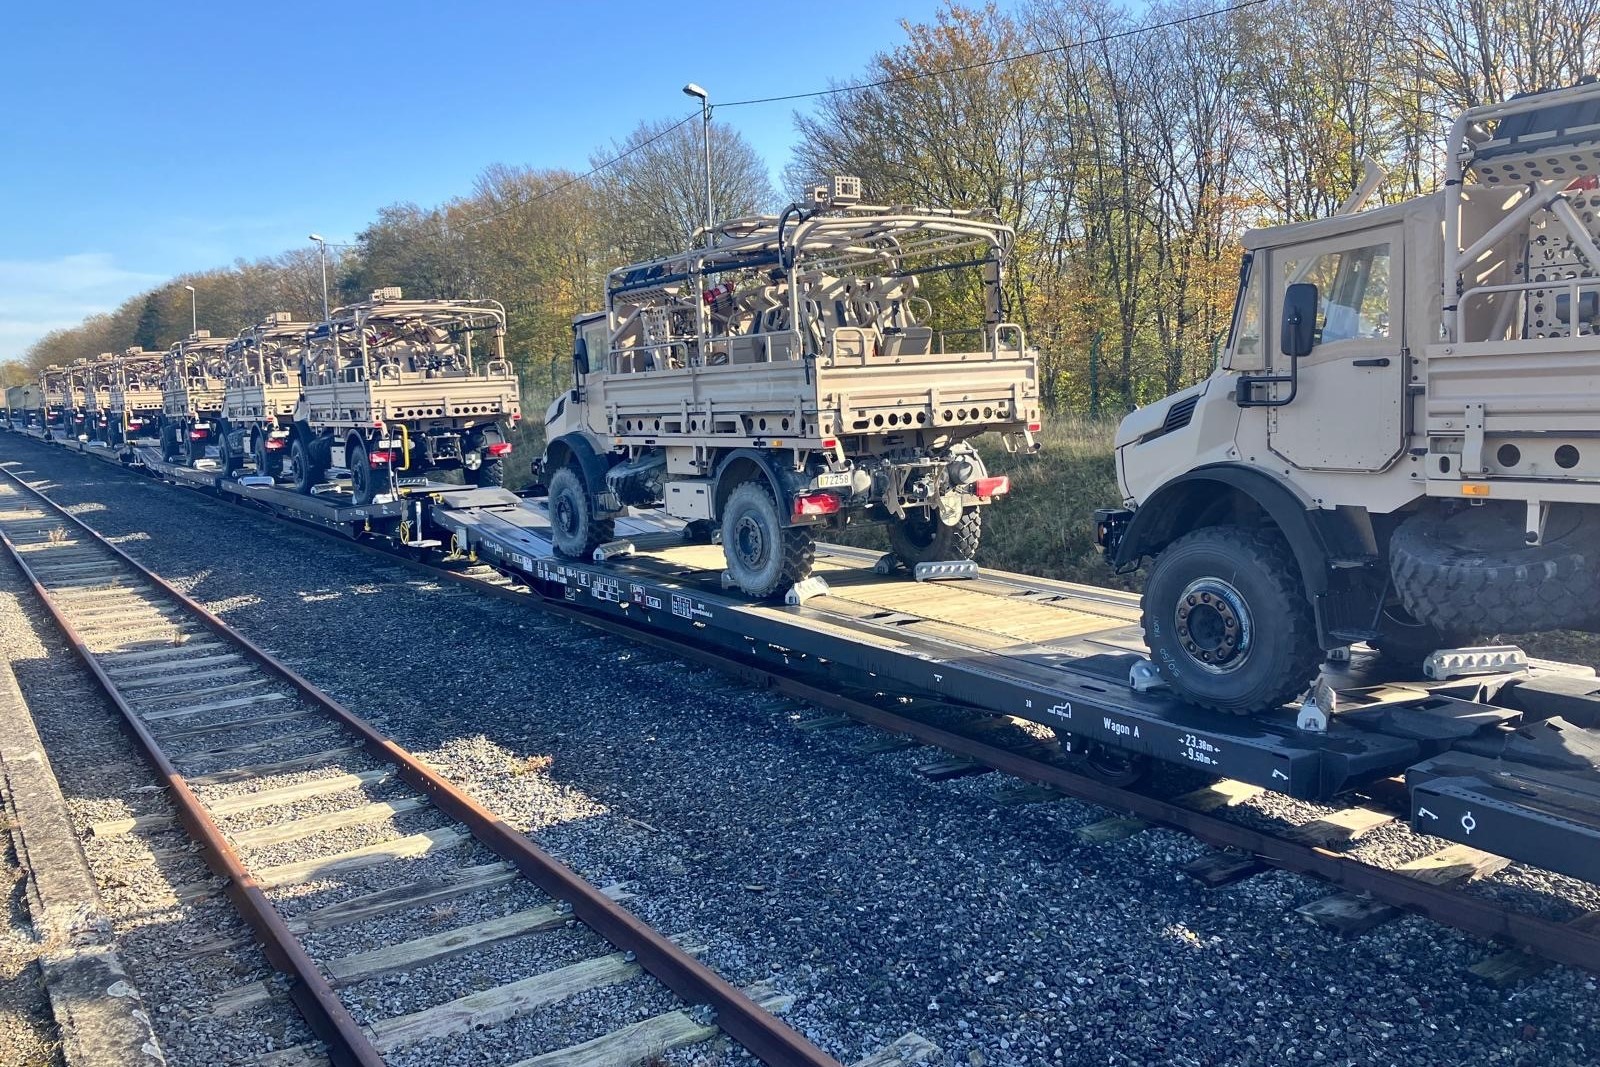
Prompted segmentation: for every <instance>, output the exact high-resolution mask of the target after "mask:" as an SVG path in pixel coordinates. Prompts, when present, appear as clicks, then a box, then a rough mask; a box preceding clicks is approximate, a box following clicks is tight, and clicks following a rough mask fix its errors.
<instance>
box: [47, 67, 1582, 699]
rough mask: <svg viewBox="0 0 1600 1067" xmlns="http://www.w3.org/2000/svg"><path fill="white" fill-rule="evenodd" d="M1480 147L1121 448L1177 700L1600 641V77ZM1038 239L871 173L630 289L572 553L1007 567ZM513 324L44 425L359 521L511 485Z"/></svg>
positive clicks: (355, 331) (1455, 129)
mask: <svg viewBox="0 0 1600 1067" xmlns="http://www.w3.org/2000/svg"><path fill="white" fill-rule="evenodd" d="M1446 149H1447V154H1446V158H1445V163H1446V181H1445V182H1444V184H1443V187H1442V188H1441V189H1440V190H1439V191H1438V192H1436V193H1433V194H1430V195H1428V196H1424V197H1420V198H1416V199H1412V200H1408V201H1404V202H1399V203H1393V204H1389V205H1386V206H1382V207H1378V208H1374V209H1372V210H1362V208H1363V207H1364V201H1365V200H1366V199H1367V197H1368V196H1369V195H1370V194H1371V193H1372V192H1373V191H1374V190H1375V188H1376V187H1377V184H1378V182H1377V181H1376V180H1371V181H1369V183H1368V185H1367V186H1366V187H1365V188H1364V189H1362V190H1359V191H1358V192H1357V193H1356V194H1355V195H1354V196H1352V198H1351V201H1350V202H1349V203H1348V204H1347V205H1346V210H1344V211H1342V212H1341V213H1340V214H1338V215H1337V216H1335V217H1333V218H1329V219H1323V220H1317V221H1312V222H1302V223H1296V224H1293V225H1287V226H1279V227H1272V228H1267V229H1261V230H1254V231H1251V232H1249V233H1247V234H1245V235H1244V238H1243V249H1244V255H1243V257H1242V267H1241V273H1240V279H1239V290H1238V297H1237V301H1236V307H1235V312H1234V315H1233V319H1232V324H1231V328H1230V330H1229V334H1228V336H1227V339H1226V342H1225V344H1224V345H1223V346H1222V353H1221V357H1220V359H1219V361H1218V366H1217V368H1216V369H1215V371H1214V373H1212V374H1211V375H1210V376H1208V377H1207V378H1206V379H1205V380H1203V381H1201V382H1199V383H1197V384H1196V385H1194V386H1191V387H1189V388H1187V389H1184V390H1182V391H1180V392H1178V393H1176V394H1174V395H1173V396H1171V397H1169V398H1167V399H1166V400H1164V401H1161V402H1158V403H1156V404H1152V405H1150V406H1148V407H1145V408H1142V409H1140V410H1138V411H1136V412H1134V413H1132V414H1130V415H1129V416H1128V417H1127V418H1126V419H1125V420H1124V421H1123V423H1122V425H1121V427H1120V429H1119V431H1118V433H1117V437H1116V442H1115V444H1116V469H1117V480H1118V483H1119V487H1120V489H1121V496H1122V500H1121V506H1120V507H1113V508H1105V509H1102V510H1100V511H1099V512H1097V513H1096V515H1095V519H1096V540H1097V542H1098V544H1099V545H1100V547H1101V548H1102V550H1103V551H1104V553H1105V555H1106V557H1107V559H1108V561H1109V562H1110V563H1112V564H1113V565H1114V566H1115V567H1117V568H1118V569H1119V570H1133V569H1135V568H1147V569H1148V577H1147V581H1146V586H1145V591H1144V594H1143V629H1144V634H1145V641H1146V643H1147V645H1148V647H1149V650H1150V655H1151V666H1152V667H1153V669H1154V675H1155V679H1156V682H1157V683H1164V684H1165V685H1166V686H1167V687H1168V688H1169V689H1170V690H1172V691H1173V692H1174V693H1176V694H1177V695H1179V696H1181V697H1183V698H1185V699H1186V700H1188V701H1189V702H1191V703H1193V704H1196V705H1201V706H1204V707H1208V708H1212V709H1216V710H1220V711H1229V712H1237V713H1241V714H1251V713H1255V712H1258V711H1262V710H1266V709H1271V708H1276V707H1281V706H1282V705H1283V704H1284V703H1285V702H1288V701H1290V700H1292V699H1293V698H1295V697H1296V695H1297V694H1300V693H1302V692H1305V691H1306V689H1307V687H1308V685H1309V684H1310V683H1311V681H1312V680H1313V679H1314V677H1315V676H1316V675H1317V673H1318V670H1319V667H1320V665H1321V664H1322V663H1323V661H1324V660H1325V658H1326V657H1328V656H1329V655H1330V654H1337V653H1339V652H1340V651H1341V650H1344V649H1348V648H1349V647H1350V646H1351V645H1353V644H1358V643H1364V644H1366V645H1368V646H1370V647H1372V648H1374V649H1376V650H1377V651H1380V652H1383V653H1385V654H1386V655H1388V656H1389V657H1391V658H1396V659H1399V660H1409V661H1410V662H1411V663H1412V664H1413V666H1414V665H1415V664H1416V663H1417V662H1418V659H1419V657H1420V656H1422V655H1423V654H1425V653H1427V652H1428V651H1429V650H1434V651H1437V650H1440V649H1454V650H1456V651H1461V650H1462V649H1463V648H1464V647H1465V645H1466V643H1467V642H1469V641H1472V640H1476V639H1479V638H1481V637H1482V636H1484V635H1493V634H1504V633H1519V632H1529V631H1534V630H1540V629H1555V628H1569V629H1584V630H1591V631H1600V518H1597V516H1600V449H1596V448H1595V441H1596V439H1597V438H1600V399H1597V397H1600V389H1597V378H1596V374H1595V367H1596V351H1597V339H1600V221H1597V220H1600V81H1596V80H1595V79H1593V78H1590V79H1585V80H1584V81H1583V82H1581V83H1579V84H1578V85H1575V86H1571V87H1568V88H1565V89H1557V90H1549V91H1545V92H1540V93H1535V94H1527V95H1524V96H1522V97H1517V98H1513V99H1511V100H1508V101H1505V102H1503V103H1497V104H1489V105H1484V106H1482V107H1477V108H1473V109H1471V110H1469V111H1467V112H1465V113H1464V114H1463V115H1461V116H1460V117H1459V118H1458V119H1457V120H1456V122H1455V124H1454V125H1453V126H1452V128H1451V131H1450V135H1449V142H1448V144H1447V146H1446ZM1379 177H1381V175H1379ZM1014 239H1015V235H1014V234H1013V232H1012V231H1011V230H1010V229H1009V228H1007V227H1005V226H1002V225H998V224H995V223H992V222H988V221H985V220H982V219H979V218H977V217H975V216H972V215H970V214H966V213H963V212H960V211H951V210H946V209H938V208H914V207H907V206H895V205H870V204H866V203H863V202H862V196H861V187H860V183H859V181H857V180H856V179H852V178H835V179H834V180H833V182H832V184H831V185H827V186H819V187H817V189H815V190H814V191H813V193H812V195H811V197H810V198H809V199H808V200H807V201H805V202H802V203H797V204H793V205H791V206H790V207H789V208H787V209H786V210H784V211H783V212H782V213H781V214H778V215H762V216H753V217H750V218H741V219H734V220H731V221H728V222H724V223H722V224H720V225H718V226H717V227H715V228H714V229H710V230H708V231H705V232H702V233H700V234H698V235H697V240H696V242H695V247H694V248H693V249H691V250H689V251H687V252H683V253H680V254H677V255H673V256H668V257H664V258H662V259H658V260H654V261H651V262H647V263H640V264H634V265H630V266H627V267H622V268H619V269H617V270H615V271H612V272H611V273H610V275H609V276H608V277H607V281H606V293H605V307H604V310H603V311H599V312H596V313H594V314H591V315H583V316H579V317H578V318H577V319H576V320H575V322H574V324H573V348H572V368H573V371H572V383H571V388H570V389H569V390H568V391H567V392H565V393H563V394H562V395H560V396H558V397H557V398H556V399H555V401H554V402H553V403H552V404H551V406H550V408H549V409H548V411H547V412H546V415H545V439H546V442H547V444H546V448H545V452H544V454H543V456H542V457H541V459H540V461H539V463H538V464H537V473H539V475H540V479H539V480H540V482H541V483H542V486H543V489H544V491H545V492H546V494H547V497H548V516H549V523H550V535H551V540H552V542H553V544H554V547H555V549H556V551H557V552H558V553H560V554H561V555H564V556H567V557H570V558H587V557H590V556H591V555H594V556H600V557H603V556H604V555H605V552H603V551H602V550H603V549H605V548H606V546H608V544H610V543H612V542H613V540H614V538H615V527H614V521H615V520H616V519H617V518H619V517H621V516H624V515H626V514H628V513H629V511H630V509H638V508H644V509H659V510H661V511H664V512H665V513H666V514H668V515H670V516H673V517H675V518H677V519H679V520H681V521H682V522H683V524H684V528H685V533H686V535H687V536H689V537H691V538H698V539H703V540H705V541H707V542H716V541H720V543H721V545H722V549H723V555H724V558H725V560H726V563H727V570H726V573H725V576H724V582H725V584H727V585H729V586H730V587H735V588H738V589H740V590H742V591H744V592H745V593H747V594H749V595H751V596H754V597H766V596H770V595H773V594H775V593H778V592H779V591H781V590H785V589H788V588H792V587H793V586H795V585H796V584H798V583H801V582H803V581H804V580H805V579H806V578H807V576H808V575H809V574H810V573H811V570H812V566H813V559H814V552H813V538H814V537H815V536H816V535H817V534H818V532H820V531H824V530H832V531H837V530H840V529H842V528H844V527H847V526H850V525H852V524H857V523H866V522H874V523H881V524H886V525H887V526H888V529H889V543H890V545H891V546H892V549H893V551H892V553H891V554H890V556H889V557H888V562H889V563H890V564H896V563H898V564H902V565H905V566H907V567H913V568H914V567H918V566H921V565H924V564H929V563H939V562H949V561H953V560H958V559H971V558H972V556H973V554H974V552H975V551H976V549H977V546H978V540H979V535H980V533H981V528H982V522H981V515H982V510H981V509H982V508H983V507H984V506H986V505H988V504H990V503H992V502H993V501H994V500H995V499H996V498H998V497H1000V496H1002V495H1004V494H1005V493H1007V492H1008V491H1009V489H1010V485H1009V482H1008V480H1007V479H1006V478H1005V477H1003V476H1001V477H997V476H993V475H991V474H989V472H988V471H987V469H986V467H985V463H984V459H983V456H982V455H981V454H980V453H979V452H978V451H977V449H976V448H975V447H974V446H973V441H974V439H975V438H977V437H978V436H980V435H982V434H986V433H998V434H999V435H1000V436H1001V439H1002V440H1003V442H1004V443H1005V444H1006V445H1007V446H1008V447H1009V448H1011V449H1013V450H1023V451H1031V450H1032V449H1033V448H1034V447H1035V443H1034V439H1033V434H1034V433H1035V432H1036V431H1037V430H1038V429H1039V422H1038V420H1039V417H1040V416H1039V390H1038V380H1037V358H1036V353H1035V352H1034V351H1033V350H1032V349H1031V348H1030V347H1029V346H1028V344H1027V339H1026V338H1025V336H1024V332H1023V330H1022V328H1021V327H1020V326H1019V325H1017V324H1016V323H1014V322H1011V321H1009V320H1008V318H1007V315H1006V310H1007V302H1006V300H1005V298H1004V293H1005V287H1004V281H1003V280H1004V276H1005V269H1006V261H1007V259H1008V257H1009V253H1010V251H1011V247H1012V243H1013V241H1014ZM504 323H505V318H504V312H503V311H502V310H501V309H500V308H499V305H494V304H487V303H467V302H463V301H436V302H427V301H403V300H401V299H400V294H399V292H398V291H394V290H383V291H379V292H378V293H374V294H373V298H372V299H371V300H370V301H367V302H365V303H362V304H357V305H352V306H351V307H348V308H343V309H341V310H340V311H339V312H338V313H336V314H334V315H332V316H330V318H329V321H327V322H325V323H321V324H318V325H315V326H308V325H306V324H301V323H293V322H291V321H288V320H287V319H281V318H274V319H272V320H269V321H268V322H266V323H262V324H259V325H258V326H255V327H252V328H251V329H250V330H247V331H245V332H244V333H242V334H240V335H239V337H237V338H235V339H234V340H232V341H223V340H220V339H213V338H210V337H207V336H206V335H204V334H203V333H202V334H196V335H194V336H192V337H190V338H187V339H185V340H184V341H180V342H179V343H177V344H175V345H174V346H173V347H172V349H171V350H170V351H169V352H168V353H167V355H166V357H165V360H164V364H163V377H162V378H161V380H160V383H159V393H160V396H161V399H162V405H161V408H160V409H159V411H157V410H156V409H155V408H153V406H151V405H149V404H147V403H144V400H145V398H149V397H153V396H154V395H155V393H156V391H157V390H156V388H155V385H154V383H153V381H151V380H149V379H146V378H143V377H142V376H141V375H140V374H135V373H133V367H134V366H135V364H136V363H137V360H136V359H134V358H133V356H134V354H132V353H129V354H127V355H125V356H124V357H118V358H114V359H111V360H110V362H109V364H108V363H107V362H106V361H104V360H90V361H80V364H74V365H73V366H72V367H70V368H61V367H51V368H47V369H46V370H45V372H44V374H43V375H42V377H41V379H40V382H39V385H38V387H37V388H34V387H25V388H27V389H32V390H33V391H32V392H31V393H30V394H28V396H27V397H26V398H22V399H23V404H22V406H23V407H25V408H26V409H27V412H26V417H27V418H28V419H30V420H37V421H38V422H39V423H40V424H41V425H43V426H45V427H48V428H49V429H50V430H52V431H54V432H61V433H69V434H77V435H80V436H89V437H94V436H96V435H109V436H108V437H107V439H108V440H115V439H117V438H118V437H119V436H120V435H126V434H129V433H131V432H132V430H133V427H134V419H135V416H137V417H139V418H140V419H142V420H146V421H147V420H149V419H150V418H151V417H152V416H154V418H155V419H156V424H157V425H158V426H159V427H160V431H161V433H162V435H163V451H164V452H166V453H167V454H168V455H176V454H178V453H180V452H181V451H182V450H184V449H188V450H189V454H190V455H191V456H192V457H195V458H198V457H199V455H200V450H201V448H202V446H203V445H204V444H205V443H207V442H209V441H211V440H212V438H213V436H215V440H216V448H217V453H218V456H219V458H220V463H221V464H222V466H223V467H224V468H226V469H232V468H233V466H234V465H235V464H236V463H239V462H242V461H243V460H244V458H245V457H247V456H253V457H254V464H255V466H256V468H257V470H259V471H263V472H267V473H269V474H274V475H275V474H278V473H282V474H284V476H286V477H288V478H290V479H292V480H293V481H294V483H295V485H296V486H297V487H299V488H301V489H304V490H310V489H311V488H313V487H314V486H315V485H316V484H317V483H318V482H319V480H320V479H322V478H323V477H324V476H325V474H326V472H327V470H328V469H330V468H332V467H338V468H342V469H344V470H347V471H348V472H349V473H350V476H351V481H352V484H353V488H354V492H355V493H356V495H357V498H358V499H368V500H370V499H372V498H373V497H374V495H376V494H379V493H382V492H385V491H387V490H388V489H389V488H390V487H392V485H393V482H392V478H393V475H394V473H395V472H396V471H403V470H418V469H429V468H432V467H440V466H452V465H454V466H459V467H462V468H465V469H466V470H468V471H469V472H473V473H474V475H475V477H476V479H477V480H479V481H481V482H483V483H485V484H498V483H499V482H500V481H501V480H502V478H503V476H504V465H503V462H498V461H500V460H501V459H502V457H503V455H504V451H505V450H506V445H505V444H504V440H503V436H502V430H501V426H502V424H503V423H502V420H504V419H506V418H508V417H509V418H511V419H515V418H516V417H517V412H516V399H517V392H516V381H515V376H514V375H513V374H512V372H511V369H510V367H509V365H508V364H507V363H506V362H505V360H504V355H503V352H502V350H501V340H500V339H501V337H502V335H503V333H504ZM484 332H487V334H488V335H489V336H490V337H492V338H493V339H494V340H493V344H494V348H493V353H492V355H491V356H490V357H489V358H488V359H487V360H485V361H484V362H483V363H482V364H481V365H477V364H475V362H474V354H473V348H472V339H473V336H474V334H477V333H484ZM291 367H297V368H298V379H297V377H296V374H295V373H294V372H291V370H290V368H291ZM135 379H137V380H138V382H137V386H136V382H135ZM135 395H139V396H140V398H141V405H142V406H136V405H135V404H134V402H133V401H132V399H131V398H132V397H134V396H135ZM535 491H536V492H537V487H536V490H535ZM613 550H616V551H621V550H622V549H621V548H620V547H619V546H613Z"/></svg>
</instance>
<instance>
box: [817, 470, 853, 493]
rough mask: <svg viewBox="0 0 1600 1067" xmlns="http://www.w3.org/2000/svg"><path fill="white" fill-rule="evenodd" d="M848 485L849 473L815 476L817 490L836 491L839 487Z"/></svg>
mask: <svg viewBox="0 0 1600 1067" xmlns="http://www.w3.org/2000/svg"><path fill="white" fill-rule="evenodd" d="M849 484H850V472H849V471H842V472H840V473H838V474H819V475H817V488H818V489H837V488H839V487H840V486H844V485H849Z"/></svg>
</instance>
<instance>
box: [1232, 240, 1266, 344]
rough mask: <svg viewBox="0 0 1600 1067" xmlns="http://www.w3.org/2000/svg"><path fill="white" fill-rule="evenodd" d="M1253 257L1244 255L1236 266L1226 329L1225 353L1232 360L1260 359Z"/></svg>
mask: <svg viewBox="0 0 1600 1067" xmlns="http://www.w3.org/2000/svg"><path fill="white" fill-rule="evenodd" d="M1254 266H1255V254H1254V253H1251V252H1246V253H1245V255H1244V262H1242V263H1241V264H1239V297H1238V303H1237V304H1235V305H1234V309H1233V324H1232V325H1231V326H1230V327H1229V329H1228V351H1229V352H1231V353H1233V355H1234V357H1235V358H1240V357H1243V359H1244V360H1246V361H1249V360H1259V359H1260V358H1261V277H1260V272H1259V271H1257V270H1255V269H1254Z"/></svg>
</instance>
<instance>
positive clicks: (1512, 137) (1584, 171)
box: [1443, 77, 1600, 343]
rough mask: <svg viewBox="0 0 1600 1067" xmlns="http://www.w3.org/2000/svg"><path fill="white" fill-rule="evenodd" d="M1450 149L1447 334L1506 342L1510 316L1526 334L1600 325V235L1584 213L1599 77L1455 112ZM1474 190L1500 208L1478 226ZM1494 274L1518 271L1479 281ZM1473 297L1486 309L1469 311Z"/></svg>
mask: <svg viewBox="0 0 1600 1067" xmlns="http://www.w3.org/2000/svg"><path fill="white" fill-rule="evenodd" d="M1449 146H1450V155H1449V158H1448V160H1447V162H1446V170H1445V189H1444V192H1445V197H1446V201H1445V211H1444V230H1445V232H1444V247H1445V257H1446V264H1445V266H1446V274H1445V281H1446V285H1447V287H1448V288H1447V292H1453V293H1455V294H1456V299H1455V300H1454V301H1453V302H1449V301H1447V302H1446V304H1445V307H1444V309H1443V320H1444V328H1445V336H1446V339H1447V340H1449V341H1452V342H1460V343H1467V342H1475V341H1493V340H1501V339H1504V338H1505V336H1506V334H1507V333H1508V331H1511V330H1512V327H1513V326H1514V324H1515V320H1516V318H1517V316H1518V314H1519V312H1520V313H1521V317H1522V319H1523V327H1522V329H1521V330H1518V331H1516V332H1517V333H1518V334H1519V335H1521V336H1525V337H1528V338H1532V337H1540V338H1560V337H1570V338H1575V337H1577V336H1579V335H1580V334H1584V333H1587V334H1591V335H1592V334H1595V333H1600V241H1597V239H1596V238H1597V234H1596V232H1595V231H1594V229H1593V226H1592V224H1591V223H1587V222H1586V221H1585V219H1584V215H1585V213H1587V214H1588V215H1589V217H1590V218H1591V219H1592V218H1593V217H1594V213H1595V209H1596V208H1597V207H1600V81H1596V80H1595V79H1594V78H1593V77H1590V78H1587V79H1585V80H1584V81H1582V82H1580V83H1579V84H1577V85H1573V86H1570V87H1568V88H1565V89H1556V90H1550V91H1545V92H1539V93H1530V94H1527V95H1524V96H1520V97H1513V98H1512V99H1510V100H1507V101H1505V102H1503V103H1497V104H1485V105H1483V106H1481V107H1476V108H1472V109H1470V110H1468V111H1465V112H1463V113H1462V114H1461V116H1460V117H1459V118H1457V119H1456V121H1455V124H1454V125H1453V126H1452V127H1451V131H1450V140H1449ZM1517 186H1521V187H1522V189H1521V191H1520V192H1516V193H1513V192H1512V191H1513V190H1514V189H1515V187H1517ZM1483 187H1491V188H1490V189H1489V190H1488V191H1489V192H1490V193H1493V194H1494V196H1495V197H1496V198H1498V201H1499V204H1498V205H1496V206H1495V208H1494V209H1493V210H1492V214H1491V215H1490V217H1491V218H1492V219H1493V222H1492V224H1490V225H1488V226H1486V227H1484V228H1483V229H1482V231H1481V232H1477V231H1475V230H1474V229H1473V223H1474V221H1475V220H1476V217H1477V215H1478V213H1477V212H1475V211H1474V208H1475V206H1476V200H1477V198H1478V197H1477V196H1475V193H1476V194H1479V195H1481V193H1482V192H1483ZM1508 194H1511V195H1512V196H1513V197H1520V199H1512V200H1510V201H1509V202H1508V200H1507V196H1508ZM1502 205H1503V206H1502ZM1463 241H1466V242H1467V243H1466V244H1465V246H1463ZM1497 266H1498V268H1499V269H1498V270H1496V267H1497ZM1496 274H1498V275H1500V276H1505V275H1507V274H1509V275H1511V276H1518V275H1520V278H1519V280H1514V281H1501V282H1494V281H1489V280H1487V279H1488V278H1490V277H1492V276H1494V275H1496ZM1472 304H1480V305H1486V306H1485V307H1484V308H1483V310H1482V312H1481V313H1480V314H1479V315H1477V316H1476V317H1474V316H1471V315H1469V314H1468V312H1469V311H1470V310H1472V309H1471V308H1470V307H1469V305H1472Z"/></svg>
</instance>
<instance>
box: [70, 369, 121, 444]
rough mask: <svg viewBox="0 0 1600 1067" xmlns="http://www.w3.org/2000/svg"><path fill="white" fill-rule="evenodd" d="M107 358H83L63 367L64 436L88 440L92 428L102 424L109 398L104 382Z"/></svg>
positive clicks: (91, 434)
mask: <svg viewBox="0 0 1600 1067" xmlns="http://www.w3.org/2000/svg"><path fill="white" fill-rule="evenodd" d="M106 358H107V356H106V355H101V356H94V357H88V356H86V357H84V358H82V359H75V360H73V361H72V362H71V363H69V364H67V412H66V421H67V423H68V427H67V434H68V436H70V437H73V438H76V439H79V440H83V441H92V440H94V439H95V427H96V425H97V424H100V423H102V422H103V421H104V412H105V406H106V403H107V402H108V401H109V400H110V399H111V392H110V382H109V380H108V379H107V376H106V375H107V372H108V371H109V369H110V367H109V365H107V364H105V362H104V361H105V360H106Z"/></svg>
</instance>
